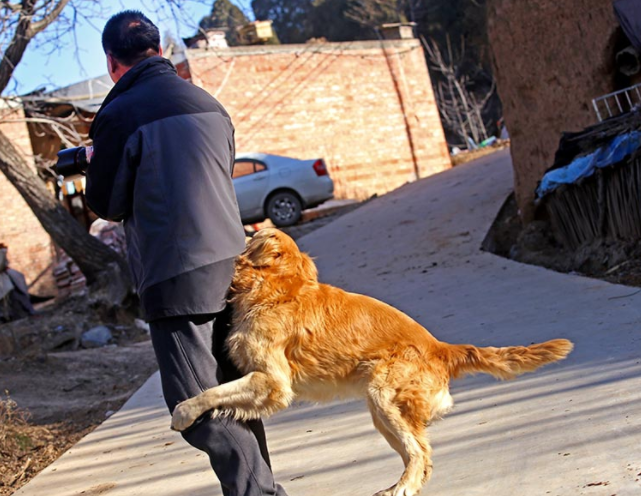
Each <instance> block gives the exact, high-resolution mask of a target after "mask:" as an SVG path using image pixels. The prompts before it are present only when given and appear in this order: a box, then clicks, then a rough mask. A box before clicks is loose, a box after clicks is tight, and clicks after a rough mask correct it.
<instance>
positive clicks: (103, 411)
mask: <svg viewBox="0 0 641 496" xmlns="http://www.w3.org/2000/svg"><path fill="white" fill-rule="evenodd" d="M357 206H358V205H350V206H349V207H346V208H343V209H341V210H340V211H338V212H334V213H332V214H331V215H328V216H325V217H320V218H317V219H314V220H313V221H310V222H305V223H303V224H299V225H297V226H293V227H290V228H287V229H286V231H287V232H288V234H289V235H290V236H292V237H293V238H294V239H296V238H299V237H301V236H303V235H305V234H307V233H308V232H311V231H313V230H315V229H318V228H320V227H322V226H324V225H326V224H328V223H330V222H332V221H333V220H335V219H336V218H338V217H340V216H341V215H344V214H345V213H347V212H349V211H351V210H353V209H354V208H357ZM97 325H106V326H107V327H108V328H109V329H110V330H111V332H112V334H113V338H114V339H113V340H112V341H113V342H112V343H110V344H108V345H107V346H105V347H102V348H94V349H83V348H81V347H80V344H79V343H80V340H79V338H80V336H81V334H82V332H83V331H86V330H88V329H90V328H92V327H94V326H97ZM3 335H4V336H5V337H6V336H10V337H11V336H12V337H13V340H14V341H16V337H17V341H18V342H19V347H18V349H15V350H14V352H13V353H11V354H10V356H7V354H6V353H5V358H4V359H2V358H0V496H9V495H11V494H13V493H14V492H15V491H16V490H17V489H19V488H20V487H22V486H23V485H24V484H26V483H27V482H28V481H29V480H30V479H31V478H33V477H34V476H35V475H36V474H37V473H38V472H40V471H41V470H42V469H43V468H45V467H46V466H47V465H49V464H50V463H52V462H53V461H54V460H55V459H56V458H58V457H59V456H60V455H61V454H62V453H64V452H65V451H67V450H68V449H69V448H70V447H71V446H73V445H74V444H75V443H76V442H77V441H78V440H80V439H81V438H82V437H84V436H85V435H86V434H87V433H89V432H90V431H91V430H93V429H94V428H95V427H97V426H98V425H100V423H102V422H103V421H104V420H105V419H106V418H108V417H109V416H110V415H111V414H112V413H114V412H115V411H117V410H118V409H119V408H120V407H121V406H122V405H123V403H124V402H125V401H126V400H127V399H128V398H129V397H130V396H131V395H132V394H133V393H134V392H135V391H136V390H137V389H138V388H139V387H140V386H141V385H142V384H143V382H144V381H145V380H147V378H148V377H149V376H150V375H151V374H152V373H153V372H155V370H156V362H155V357H154V354H153V349H152V346H151V342H150V341H149V335H148V332H147V331H146V330H145V329H144V328H143V326H140V322H139V323H138V325H136V323H135V321H134V320H133V318H131V317H126V316H123V315H109V314H104V313H101V312H100V311H97V310H96V309H95V308H93V307H92V305H91V303H90V302H89V301H88V300H87V298H86V297H78V298H73V299H69V300H66V301H64V302H61V303H55V304H50V305H48V306H45V307H44V308H41V309H39V312H38V314H37V315H35V316H32V317H29V318H26V319H22V320H19V321H16V322H12V323H9V324H4V325H0V339H2V336H3ZM5 348H6V347H5ZM5 351H6V349H5ZM1 356H2V341H0V357H1Z"/></svg>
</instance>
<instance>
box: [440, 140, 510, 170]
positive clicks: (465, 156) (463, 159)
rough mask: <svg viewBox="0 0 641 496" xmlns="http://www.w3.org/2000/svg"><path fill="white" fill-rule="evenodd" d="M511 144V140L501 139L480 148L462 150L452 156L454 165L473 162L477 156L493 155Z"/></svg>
mask: <svg viewBox="0 0 641 496" xmlns="http://www.w3.org/2000/svg"><path fill="white" fill-rule="evenodd" d="M509 146H510V142H509V141H500V142H498V143H497V144H496V145H493V146H488V147H485V148H479V149H478V150H473V151H470V152H468V151H464V152H461V153H459V154H458V155H454V156H453V157H452V167H456V166H457V165H462V164H466V163H468V162H471V161H472V160H476V159H477V158H481V157H485V156H486V155H491V154H492V153H495V152H498V151H499V150H504V149H506V148H509Z"/></svg>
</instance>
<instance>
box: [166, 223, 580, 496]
mask: <svg viewBox="0 0 641 496" xmlns="http://www.w3.org/2000/svg"><path fill="white" fill-rule="evenodd" d="M230 300H231V303H232V305H233V325H232V330H231V332H230V334H229V337H228V338H227V346H228V349H229V353H230V357H231V359H232V360H233V362H234V363H235V364H236V365H237V366H238V368H239V369H240V370H241V371H242V372H243V373H244V374H246V375H245V376H244V377H242V378H241V379H238V380H235V381H233V382H229V383H226V384H222V385H220V386H217V387H214V388H211V389H209V390H207V391H205V392H203V393H201V394H200V395H198V396H196V397H194V398H191V399H189V400H187V401H184V402H182V403H180V404H179V405H178V406H177V407H176V409H175V411H174V414H173V418H172V428H173V429H175V430H179V431H181V430H184V429H186V428H188V427H189V426H190V425H191V424H192V423H193V422H194V421H195V420H196V419H197V418H198V417H200V416H201V415H203V414H205V413H207V412H209V411H213V414H220V415H232V416H234V417H236V418H238V419H255V418H258V417H261V416H265V415H270V414H272V413H274V412H276V411H278V410H281V409H283V408H286V407H287V406H288V405H289V404H291V402H292V401H293V400H294V399H295V398H296V399H303V400H309V401H313V402H317V401H327V400H331V399H334V398H336V397H343V398H344V397H364V398H365V399H366V401H367V405H368V407H369V410H370V412H371V415H372V420H373V421H374V426H375V427H376V429H378V431H379V432H380V433H381V434H382V435H383V437H385V439H386V440H387V442H388V443H389V444H390V446H391V447H392V448H393V449H394V450H396V451H397V452H398V454H399V455H400V456H401V458H402V459H403V463H404V465H405V470H404V472H403V474H402V476H401V478H400V480H399V481H398V482H397V483H396V484H394V485H393V486H392V487H390V488H389V489H385V490H383V491H380V492H378V493H376V495H377V496H414V495H416V494H418V493H419V492H420V491H421V488H422V487H423V485H424V484H425V483H426V482H427V481H428V480H429V478H430V475H431V472H432V461H431V458H430V455H431V448H430V445H429V443H428V439H427V434H426V427H427V426H428V425H429V424H430V423H431V422H432V421H433V420H435V419H438V418H440V417H442V416H443V415H444V414H445V413H447V412H448V411H449V410H450V409H451V408H452V404H453V403H452V398H451V396H450V393H449V383H450V380H451V379H454V378H457V377H461V376H463V375H465V374H474V373H477V372H483V373H487V374H491V375H493V376H494V377H497V378H499V379H511V378H514V377H516V376H518V375H519V374H523V373H525V372H531V371H533V370H536V369H538V368H539V367H541V366H542V365H545V364H547V363H551V362H555V361H557V360H561V359H563V358H565V357H566V356H567V355H568V353H570V351H571V350H572V346H573V345H572V343H571V342H570V341H568V340H565V339H555V340H552V341H547V342H545V343H541V344H534V345H531V346H510V347H506V348H492V347H488V348H477V347H476V346H473V345H469V344H448V343H444V342H442V341H439V340H438V339H436V338H435V337H434V336H432V335H431V334H430V333H429V332H428V331H427V330H426V329H425V328H423V327H422V326H421V325H420V324H418V323H417V322H415V321H414V320H412V319H411V318H409V317H408V316H407V315H405V314H404V313H402V312H400V311H398V310H396V309H395V308H393V307H391V306H389V305H387V304H385V303H382V302H380V301H378V300H376V299H374V298H370V297H367V296H363V295H359V294H353V293H348V292H346V291H343V290H342V289H339V288H335V287H333V286H329V285H327V284H321V283H319V282H318V278H317V270H316V266H315V265H314V263H313V262H312V259H311V258H310V257H309V256H308V255H306V254H304V253H301V252H300V251H299V250H298V247H297V246H296V243H294V241H293V240H292V239H291V238H290V237H289V236H287V235H286V234H284V233H283V232H281V231H278V230H276V229H265V230H262V231H260V232H259V233H258V234H256V235H255V236H254V238H252V239H251V240H250V241H249V242H248V245H247V247H246V249H245V251H244V252H243V253H242V254H241V255H240V256H239V257H238V261H237V266H236V273H235V275H234V279H233V282H232V287H231V290H230Z"/></svg>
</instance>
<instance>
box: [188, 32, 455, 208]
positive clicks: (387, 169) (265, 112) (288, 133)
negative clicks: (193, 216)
mask: <svg viewBox="0 0 641 496" xmlns="http://www.w3.org/2000/svg"><path fill="white" fill-rule="evenodd" d="M187 57H188V61H189V69H190V71H191V76H192V80H193V82H194V83H195V84H197V85H199V86H201V87H203V88H204V89H206V90H207V91H209V92H210V93H211V94H213V95H214V96H215V97H216V98H218V99H219V100H220V101H221V103H222V104H223V105H224V106H225V107H226V108H227V110H228V111H229V113H230V114H231V116H232V120H233V122H234V125H235V126H236V144H237V151H238V152H250V151H258V152H266V153H274V154H280V155H288V156H293V157H297V158H317V157H322V158H324V159H325V161H326V163H327V165H328V168H329V171H330V174H331V176H332V178H333V179H334V182H335V185H336V196H337V197H339V198H341V197H342V198H366V197H369V196H371V195H372V194H374V193H378V194H382V193H386V192H388V191H390V190H392V189H395V188H397V187H399V186H401V185H402V184H404V183H405V182H408V181H413V180H415V179H416V177H417V174H418V176H419V177H426V176H429V175H431V174H434V173H436V172H440V171H442V170H444V169H447V168H449V167H450V165H451V164H450V158H449V154H448V150H447V145H446V143H445V137H444V135H443V129H442V125H441V121H440V118H439V115H438V110H437V107H436V104H435V101H434V95H433V92H432V86H431V82H430V78H429V75H428V72H427V67H426V64H425V58H424V54H423V50H422V48H421V45H420V43H419V42H418V40H395V41H385V42H384V43H383V44H381V42H378V41H373V42H354V43H323V44H307V45H282V46H276V47H274V46H259V47H236V48H229V49H222V50H216V51H212V50H199V49H193V50H187Z"/></svg>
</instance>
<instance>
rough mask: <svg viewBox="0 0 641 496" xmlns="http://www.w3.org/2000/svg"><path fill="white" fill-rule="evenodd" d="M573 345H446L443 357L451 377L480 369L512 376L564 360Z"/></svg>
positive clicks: (559, 342) (498, 375)
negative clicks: (502, 346)
mask: <svg viewBox="0 0 641 496" xmlns="http://www.w3.org/2000/svg"><path fill="white" fill-rule="evenodd" d="M573 347H574V345H573V344H572V343H571V342H570V341H568V340H567V339H553V340H552V341H546V342H545V343H539V344H533V345H530V346H508V347H506V348H492V347H488V348H477V347H476V346H472V345H469V344H446V350H447V351H446V353H445V355H446V360H447V362H448V365H449V369H450V376H451V377H452V378H457V377H461V376H463V375H466V374H475V373H478V372H482V373H485V374H490V375H493V376H494V377H496V378H497V379H513V378H515V377H516V376H519V375H521V374H525V373H526V372H532V371H534V370H536V369H538V368H539V367H542V366H543V365H546V364H548V363H552V362H556V361H558V360H563V359H564V358H565V357H566V356H568V354H569V353H570V352H571V351H572V348H573Z"/></svg>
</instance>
